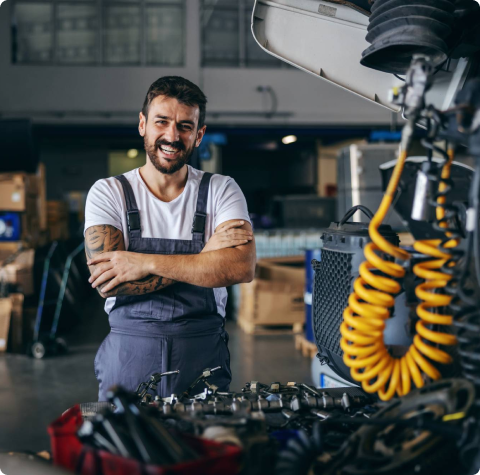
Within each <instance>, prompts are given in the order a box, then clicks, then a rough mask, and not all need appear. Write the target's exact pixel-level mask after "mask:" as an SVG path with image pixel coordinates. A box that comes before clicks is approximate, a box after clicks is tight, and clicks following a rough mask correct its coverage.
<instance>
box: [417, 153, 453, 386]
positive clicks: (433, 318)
mask: <svg viewBox="0 0 480 475" xmlns="http://www.w3.org/2000/svg"><path fill="white" fill-rule="evenodd" d="M453 157H454V152H453V150H452V149H450V150H449V151H448V160H447V162H446V163H445V164H444V166H443V168H442V174H441V179H440V183H439V186H438V193H437V200H436V203H434V204H435V205H436V218H437V224H438V226H439V227H440V229H442V230H445V234H446V236H447V239H446V241H445V240H442V239H430V240H422V241H417V242H416V243H415V244H414V246H413V247H414V249H415V250H416V251H417V252H420V253H421V254H424V255H427V256H431V257H434V259H433V260H431V261H425V262H421V263H419V264H416V265H415V266H414V268H413V272H414V274H415V275H416V276H417V277H420V278H421V279H424V280H425V282H423V283H421V284H419V285H418V286H417V288H416V289H415V295H416V296H417V297H418V299H419V300H420V303H419V305H418V306H417V315H418V317H419V318H420V320H419V321H418V322H417V324H416V327H415V329H416V331H417V335H415V337H414V345H415V346H416V347H417V348H418V349H419V350H421V351H422V353H423V354H425V355H427V356H428V357H429V358H430V359H431V360H433V361H437V362H438V363H443V364H449V363H451V362H452V357H451V356H450V355H449V354H448V353H446V352H445V351H443V350H440V349H439V348H435V347H432V346H430V345H427V343H425V342H424V341H422V339H421V337H423V338H424V339H425V340H427V341H428V340H429V341H432V342H433V343H436V344H442V345H447V346H451V345H455V344H456V343H457V340H456V338H455V336H454V335H451V334H449V333H441V332H439V331H438V330H436V331H433V330H430V329H428V328H427V325H432V324H433V325H440V326H451V325H452V324H453V316H452V315H451V313H450V312H449V313H448V314H445V313H439V312H440V310H439V309H441V308H443V307H448V306H449V305H450V303H451V301H452V296H451V295H448V293H446V291H445V287H446V285H447V283H448V282H449V281H450V280H451V279H452V275H451V273H450V272H449V273H446V272H443V271H442V269H444V268H445V266H447V267H453V266H454V265H455V261H454V260H452V253H451V252H450V250H451V249H453V248H456V247H457V246H458V244H459V243H460V240H459V239H458V238H455V237H454V230H450V229H449V228H448V218H449V216H447V212H446V195H447V193H448V192H449V191H450V189H451V186H450V183H449V181H448V180H449V179H450V171H451V165H452V161H453ZM447 263H448V264H447ZM437 373H438V371H437ZM430 376H431V377H432V378H433V379H438V378H439V377H440V373H438V374H435V376H434V375H430Z"/></svg>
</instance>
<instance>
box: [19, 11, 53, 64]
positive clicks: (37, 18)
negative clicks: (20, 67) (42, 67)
mask: <svg viewBox="0 0 480 475" xmlns="http://www.w3.org/2000/svg"><path fill="white" fill-rule="evenodd" d="M12 30H13V32H14V35H13V37H14V38H13V39H14V41H12V48H13V51H12V56H13V58H14V60H16V62H18V63H49V62H51V61H52V60H53V7H52V5H51V4H48V3H22V4H17V5H15V8H14V11H13V22H12Z"/></svg>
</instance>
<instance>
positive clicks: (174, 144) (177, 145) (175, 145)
mask: <svg viewBox="0 0 480 475" xmlns="http://www.w3.org/2000/svg"><path fill="white" fill-rule="evenodd" d="M161 145H164V146H166V147H172V148H176V149H178V150H185V145H183V142H180V141H179V140H177V141H176V142H167V141H166V140H163V139H159V140H157V141H156V142H155V146H156V147H157V148H160V146H161Z"/></svg>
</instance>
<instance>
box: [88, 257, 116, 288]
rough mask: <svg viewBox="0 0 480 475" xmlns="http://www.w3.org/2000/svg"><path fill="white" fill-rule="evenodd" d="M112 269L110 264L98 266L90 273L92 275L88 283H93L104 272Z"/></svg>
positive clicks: (105, 263) (104, 263)
mask: <svg viewBox="0 0 480 475" xmlns="http://www.w3.org/2000/svg"><path fill="white" fill-rule="evenodd" d="M110 269H113V265H112V264H111V263H110V262H103V263H100V264H98V265H97V266H96V267H95V269H94V270H93V272H92V275H91V276H90V278H89V279H88V281H89V282H90V283H92V282H94V281H95V280H96V279H98V277H100V276H101V275H102V274H103V273H104V272H106V271H108V270H110Z"/></svg>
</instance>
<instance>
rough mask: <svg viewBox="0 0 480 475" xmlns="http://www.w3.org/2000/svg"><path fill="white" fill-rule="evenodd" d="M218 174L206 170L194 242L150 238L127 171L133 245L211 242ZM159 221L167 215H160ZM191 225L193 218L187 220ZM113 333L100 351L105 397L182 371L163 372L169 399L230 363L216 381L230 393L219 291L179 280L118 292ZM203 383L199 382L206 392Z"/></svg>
mask: <svg viewBox="0 0 480 475" xmlns="http://www.w3.org/2000/svg"><path fill="white" fill-rule="evenodd" d="M211 177H212V175H211V173H204V175H203V177H202V180H201V183H200V187H199V190H198V197H197V206H196V212H195V217H194V221H193V227H192V240H181V239H160V238H142V232H141V225H140V216H141V210H139V209H138V207H137V203H136V200H135V196H134V194H133V190H132V187H131V186H130V183H129V182H128V180H127V179H126V178H125V176H123V175H120V176H117V177H115V178H116V179H117V180H119V181H120V183H121V184H122V187H123V192H124V195H125V203H126V208H127V222H128V237H129V246H128V249H127V250H128V251H130V252H140V253H143V254H198V253H200V252H201V251H202V249H203V247H204V246H205V243H204V235H205V221H206V211H207V199H208V190H209V186H210V179H211ZM159 219H161V218H160V217H159ZM185 225H187V223H185ZM109 323H110V327H111V331H110V333H109V334H108V336H107V337H106V338H105V340H104V341H103V342H102V344H101V346H100V348H99V350H98V352H97V355H96V357H95V363H94V367H95V376H96V377H97V380H98V382H99V394H98V399H99V401H105V400H106V392H107V391H108V389H109V388H110V387H111V386H113V385H115V384H120V385H122V386H123V387H125V388H126V389H128V390H130V391H134V390H135V389H136V388H137V386H138V384H139V383H141V382H142V381H148V380H149V379H150V376H151V375H152V374H153V373H163V372H165V371H173V370H176V369H179V370H180V374H178V375H172V376H167V377H165V378H163V380H162V382H161V384H160V385H159V387H158V394H159V395H161V396H162V397H167V396H170V395H171V394H181V393H182V392H183V391H185V390H186V389H187V388H188V386H189V385H190V384H191V383H192V382H193V381H194V380H195V378H196V377H197V376H199V375H200V373H201V372H202V371H203V370H204V369H205V368H213V367H215V366H222V370H219V371H217V372H216V373H214V375H213V376H212V377H211V378H210V380H209V382H211V383H212V384H215V385H216V386H218V387H219V388H220V389H221V390H222V391H227V390H228V387H229V384H230V381H231V379H232V375H231V372H230V354H229V351H228V347H227V344H228V334H227V332H226V331H225V329H224V318H223V317H222V316H221V315H219V314H218V312H217V304H216V302H215V295H214V293H213V289H210V288H205V287H198V286H195V285H190V284H186V283H183V282H177V283H175V284H173V285H170V286H169V287H166V288H164V289H162V290H159V291H157V292H152V293H148V294H145V295H139V296H118V297H116V300H115V305H114V306H113V308H112V310H111V311H110V314H109ZM202 390H203V387H202V386H201V385H199V387H198V392H201V391H202Z"/></svg>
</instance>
